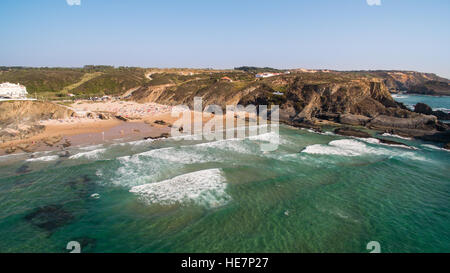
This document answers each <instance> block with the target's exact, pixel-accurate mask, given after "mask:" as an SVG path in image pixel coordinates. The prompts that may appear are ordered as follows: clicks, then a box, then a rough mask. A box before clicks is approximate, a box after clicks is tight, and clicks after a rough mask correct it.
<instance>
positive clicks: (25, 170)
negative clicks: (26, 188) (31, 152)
mask: <svg viewBox="0 0 450 273" xmlns="http://www.w3.org/2000/svg"><path fill="white" fill-rule="evenodd" d="M29 172H31V169H30V166H28V165H27V164H24V165H22V166H20V167H19V168H18V169H17V170H16V173H17V174H26V173H29Z"/></svg>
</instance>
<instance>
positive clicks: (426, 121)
mask: <svg viewBox="0 0 450 273" xmlns="http://www.w3.org/2000/svg"><path fill="white" fill-rule="evenodd" d="M416 115H417V116H415V117H410V118H399V117H391V116H386V115H379V116H377V117H376V118H374V119H372V120H371V121H370V122H369V123H368V126H369V127H370V128H375V129H376V128H390V129H393V128H395V129H397V128H401V129H420V130H434V129H436V124H437V118H436V117H435V116H431V115H429V116H426V115H419V114H416Z"/></svg>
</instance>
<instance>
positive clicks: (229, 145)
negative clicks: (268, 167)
mask: <svg viewBox="0 0 450 273" xmlns="http://www.w3.org/2000/svg"><path fill="white" fill-rule="evenodd" d="M194 147H195V148H198V149H200V150H202V149H211V148H212V149H219V150H225V151H232V152H237V153H241V154H248V153H251V150H250V149H249V148H248V147H247V146H246V145H245V144H244V141H243V140H238V139H227V140H218V141H212V142H206V143H201V144H197V145H194Z"/></svg>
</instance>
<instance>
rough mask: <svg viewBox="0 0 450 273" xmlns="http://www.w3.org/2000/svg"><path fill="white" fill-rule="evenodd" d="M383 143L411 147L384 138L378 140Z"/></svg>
mask: <svg viewBox="0 0 450 273" xmlns="http://www.w3.org/2000/svg"><path fill="white" fill-rule="evenodd" d="M377 139H378V140H379V141H380V142H381V143H383V144H387V145H398V146H405V147H408V148H409V147H410V146H409V145H406V144H405V143H401V142H397V141H393V140H387V139H383V138H377Z"/></svg>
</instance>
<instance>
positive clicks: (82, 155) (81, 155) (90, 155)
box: [69, 149, 106, 159]
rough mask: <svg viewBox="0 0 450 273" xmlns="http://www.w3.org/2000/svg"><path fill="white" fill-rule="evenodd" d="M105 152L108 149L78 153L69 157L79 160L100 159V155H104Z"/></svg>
mask: <svg viewBox="0 0 450 273" xmlns="http://www.w3.org/2000/svg"><path fill="white" fill-rule="evenodd" d="M105 151H106V149H97V150H93V151H89V152H85V153H78V154H76V155H73V156H71V157H69V159H79V158H86V159H98V157H99V155H100V154H102V153H104V152H105Z"/></svg>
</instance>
